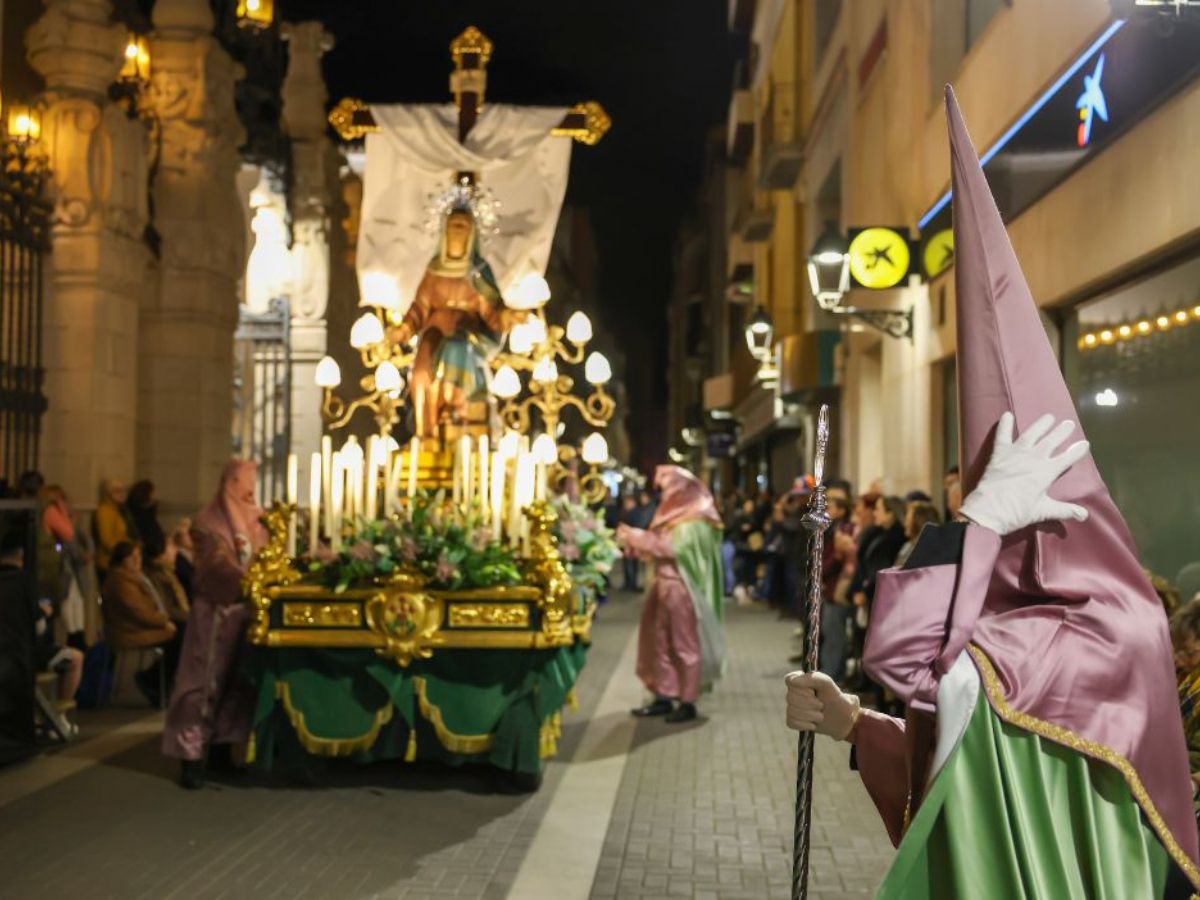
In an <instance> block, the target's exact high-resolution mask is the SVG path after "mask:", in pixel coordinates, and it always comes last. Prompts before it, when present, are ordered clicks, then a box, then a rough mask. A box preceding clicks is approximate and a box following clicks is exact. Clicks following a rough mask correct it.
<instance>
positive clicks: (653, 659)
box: [626, 529, 701, 703]
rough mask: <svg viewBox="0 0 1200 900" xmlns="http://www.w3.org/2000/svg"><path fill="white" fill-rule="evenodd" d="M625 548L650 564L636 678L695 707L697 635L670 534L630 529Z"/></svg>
mask: <svg viewBox="0 0 1200 900" xmlns="http://www.w3.org/2000/svg"><path fill="white" fill-rule="evenodd" d="M626 544H627V547H628V549H629V550H630V551H631V552H633V553H636V554H637V555H639V556H645V557H648V558H650V559H651V560H653V562H654V576H653V578H652V579H651V581H650V589H649V590H648V591H647V592H646V604H645V606H643V607H642V620H641V625H640V627H639V628H638V658H637V676H638V678H639V679H641V682H642V684H644V685H645V686H646V690H648V691H650V692H652V693H654V694H656V695H658V696H660V697H671V698H673V699H676V700H680V701H681V702H683V703H695V702H696V700H697V699H698V698H699V696H700V668H701V666H700V633H699V628H698V625H697V623H696V610H695V608H694V607H693V605H692V597H691V595H690V594H689V593H688V589H687V584H686V583H685V582H684V580H683V575H682V574H681V573H680V572H679V569H678V568H677V567H676V565H675V547H674V544H673V543H672V542H671V533H670V531H667V530H663V531H638V530H635V529H630V531H629V532H628V537H627V538H626Z"/></svg>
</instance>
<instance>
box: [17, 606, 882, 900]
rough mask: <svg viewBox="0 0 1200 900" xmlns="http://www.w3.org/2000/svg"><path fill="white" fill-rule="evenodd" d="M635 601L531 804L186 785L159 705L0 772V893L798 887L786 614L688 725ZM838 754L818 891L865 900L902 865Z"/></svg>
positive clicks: (824, 804)
mask: <svg viewBox="0 0 1200 900" xmlns="http://www.w3.org/2000/svg"><path fill="white" fill-rule="evenodd" d="M639 603H640V601H639V600H638V599H637V598H635V597H634V596H633V595H630V594H619V595H617V596H616V597H615V598H614V599H613V600H612V601H610V603H609V604H608V605H607V606H606V607H604V608H603V609H602V611H601V616H600V619H599V621H598V623H597V626H596V630H595V644H594V645H593V647H592V651H591V657H590V660H589V663H588V667H587V669H586V670H585V671H584V674H583V677H582V678H581V680H580V683H579V690H578V695H579V709H578V711H576V712H573V713H570V714H569V715H568V716H566V717H565V719H564V725H563V738H562V740H561V742H560V746H559V755H558V757H557V758H556V759H555V760H554V761H553V762H551V764H550V765H549V767H548V770H547V775H546V780H545V783H544V785H543V787H542V789H541V790H540V791H539V792H538V793H537V794H534V795H532V796H523V795H515V796H514V795H511V794H504V793H498V792H496V790H495V789H494V785H493V783H492V779H491V773H490V772H488V771H486V770H469V771H460V772H456V773H453V774H452V775H451V776H450V777H447V773H446V772H445V771H443V770H432V769H411V768H410V769H397V768H395V767H394V766H376V767H373V768H371V769H367V770H365V771H364V770H359V771H352V770H340V769H339V770H334V771H331V772H329V773H328V774H327V775H326V778H325V781H324V783H323V784H322V785H321V786H320V787H317V788H310V787H300V786H295V785H290V784H286V783H283V782H273V781H272V782H268V781H265V780H255V779H252V778H249V777H247V778H245V779H243V780H234V781H227V782H224V783H214V784H210V785H209V786H208V787H207V788H206V789H204V790H202V791H200V792H197V793H186V792H184V791H182V790H180V789H179V788H178V787H177V786H176V785H175V783H174V781H173V778H174V775H175V770H174V768H173V767H172V766H171V765H170V764H169V763H168V761H167V760H166V759H164V758H163V757H162V756H161V755H160V754H159V751H158V743H157V738H158V727H159V725H158V722H159V720H158V716H157V715H143V714H142V711H141V710H140V709H138V708H135V707H134V706H133V703H134V701H133V699H132V695H130V698H129V699H128V703H129V704H130V706H129V708H127V709H126V708H122V709H116V710H106V711H103V712H101V713H92V714H86V715H84V716H82V717H81V723H82V726H83V729H84V735H83V739H82V740H81V741H80V742H79V743H76V744H75V745H73V746H71V747H69V748H66V749H64V750H61V751H58V752H56V753H52V754H48V755H46V756H43V757H41V758H39V759H36V760H34V761H32V762H30V763H27V764H24V765H19V766H15V767H13V768H10V769H7V770H5V771H4V772H3V773H2V774H0V871H3V872H4V878H3V887H2V888H0V896H4V897H22V898H34V897H62V896H73V895H80V896H89V897H95V898H104V897H113V898H118V897H119V898H135V897H145V898H168V897H188V898H218V897H228V898H240V897H255V898H271V897H279V898H284V897H287V898H292V897H314V898H324V897H330V898H334V897H336V898H367V897H388V898H401V897H403V898H425V897H430V898H433V897H481V898H502V897H517V898H541V897H546V898H551V897H553V898H574V897H593V898H625V897H631V898H632V897H647V898H650V897H695V898H722V900H724V898H729V900H734V898H746V900H750V898H758V900H761V898H767V897H770V898H776V897H778V898H786V897H788V896H789V883H790V881H789V878H790V848H791V829H792V815H793V811H792V801H793V792H794V784H793V783H794V779H795V753H796V751H795V744H796V741H795V735H794V733H792V732H789V731H787V730H786V729H785V728H784V726H783V708H782V697H783V690H782V677H783V675H784V673H785V672H786V671H787V664H786V662H785V659H786V654H787V653H788V652H790V651H789V649H788V643H789V635H790V632H791V626H790V625H789V624H785V623H781V622H778V621H777V620H776V618H775V616H774V614H773V613H768V612H766V611H763V610H760V609H740V608H729V620H728V629H727V630H728V637H729V642H730V665H729V671H728V675H727V677H726V678H725V680H724V681H723V682H722V683H721V684H720V686H719V688H718V690H717V692H716V693H715V694H714V695H712V696H711V697H707V698H705V699H704V700H703V701H702V707H701V711H702V714H703V717H702V719H701V720H700V721H699V722H698V723H696V724H694V725H690V726H681V727H678V726H669V725H666V724H664V723H663V722H662V721H661V720H648V721H645V720H644V721H636V720H634V719H633V718H631V717H630V716H629V715H628V712H627V710H628V708H629V707H630V706H632V705H634V704H636V703H637V702H639V701H640V698H641V693H640V689H639V687H638V685H637V684H636V682H635V679H634V677H633V659H634V646H635V641H634V639H635V635H636V617H637V612H638V607H639ZM846 755H847V754H846V752H845V750H844V748H843V747H840V746H838V747H835V746H833V745H832V744H830V742H828V741H819V742H818V757H817V774H816V783H817V787H816V808H815V813H814V817H815V824H816V832H815V836H814V847H813V870H812V876H811V889H812V890H811V894H810V895H811V896H813V897H814V898H822V900H833V898H852V897H855V898H857V897H868V896H870V894H871V892H872V890H873V889H874V887H875V885H877V884H878V882H879V881H880V879H881V878H882V875H883V872H884V870H885V868H886V866H887V864H888V862H889V860H890V858H891V853H892V850H891V847H890V845H889V843H888V840H887V836H886V834H885V833H884V830H883V827H882V825H881V824H880V822H879V820H878V817H877V816H876V814H875V810H874V808H873V807H872V805H871V803H870V801H869V799H868V798H867V796H866V793H865V791H863V789H862V786H861V784H860V783H859V780H858V776H857V775H856V774H855V773H854V772H852V771H850V770H849V768H848V765H847V759H846Z"/></svg>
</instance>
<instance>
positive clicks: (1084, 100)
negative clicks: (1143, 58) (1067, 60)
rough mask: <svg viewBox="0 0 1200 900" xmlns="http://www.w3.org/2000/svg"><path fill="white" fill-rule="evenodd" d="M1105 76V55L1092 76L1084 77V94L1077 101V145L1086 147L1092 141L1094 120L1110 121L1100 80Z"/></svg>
mask: <svg viewBox="0 0 1200 900" xmlns="http://www.w3.org/2000/svg"><path fill="white" fill-rule="evenodd" d="M1103 75H1104V54H1103V53H1101V54H1100V59H1098V60H1097V61H1096V68H1095V69H1093V70H1092V74H1091V75H1084V76H1083V93H1082V94H1080V95H1079V99H1078V100H1076V101H1075V108H1076V109H1078V110H1079V129H1078V131H1077V132H1076V133H1075V143H1076V144H1078V145H1079V146H1080V147H1086V146H1087V145H1088V144H1090V143H1091V141H1092V120H1093V119H1094V118H1095V117H1096V116H1099V117H1100V121H1101V122H1107V121H1108V104H1107V103H1106V102H1105V100H1104V87H1103V86H1102V85H1101V84H1100V79H1101V78H1102V77H1103Z"/></svg>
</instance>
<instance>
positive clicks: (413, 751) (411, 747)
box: [404, 722, 417, 762]
mask: <svg viewBox="0 0 1200 900" xmlns="http://www.w3.org/2000/svg"><path fill="white" fill-rule="evenodd" d="M404 761H405V762H416V761H417V723H416V722H413V725H412V728H410V729H408V747H407V749H405V751H404Z"/></svg>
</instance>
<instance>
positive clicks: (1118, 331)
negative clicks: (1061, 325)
mask: <svg viewBox="0 0 1200 900" xmlns="http://www.w3.org/2000/svg"><path fill="white" fill-rule="evenodd" d="M1064 337H1065V340H1064V342H1063V343H1064V359H1063V363H1064V370H1065V372H1066V375H1067V384H1068V385H1069V386H1070V389H1071V392H1072V394H1073V396H1074V399H1075V404H1076V406H1077V408H1078V409H1079V415H1080V418H1081V419H1082V422H1083V426H1084V428H1085V430H1086V431H1087V435H1088V439H1089V440H1090V441H1091V443H1092V452H1093V454H1094V456H1095V459H1096V463H1097V465H1098V466H1099V468H1100V472H1101V474H1102V475H1103V477H1104V480H1105V481H1106V482H1107V484H1108V488H1109V491H1110V492H1111V493H1112V496H1113V499H1114V500H1115V501H1116V503H1117V506H1118V507H1119V508H1120V510H1121V512H1122V513H1123V514H1124V516H1125V519H1126V521H1127V522H1128V523H1129V527H1130V530H1131V531H1132V532H1133V537H1134V540H1135V541H1136V543H1137V546H1138V549H1139V551H1140V552H1141V556H1142V562H1143V564H1144V565H1145V566H1147V567H1148V568H1150V569H1151V570H1152V571H1154V572H1155V573H1157V574H1159V575H1162V576H1164V577H1166V578H1167V579H1168V580H1170V581H1172V582H1173V583H1174V584H1176V585H1180V582H1181V580H1182V582H1183V586H1184V587H1185V588H1186V589H1188V590H1189V591H1194V590H1196V588H1197V586H1200V257H1197V258H1194V259H1192V260H1190V261H1188V262H1185V263H1183V264H1181V265H1177V266H1175V267H1173V268H1171V269H1168V270H1166V271H1163V272H1161V273H1159V274H1157V275H1154V276H1152V277H1150V278H1147V279H1145V280H1143V281H1140V282H1137V283H1134V284H1131V285H1129V286H1126V287H1123V288H1121V289H1119V290H1117V291H1114V292H1112V293H1109V294H1107V295H1105V296H1102V297H1099V298H1097V299H1095V300H1091V301H1088V302H1086V303H1083V304H1081V305H1080V306H1078V307H1077V308H1076V309H1075V310H1073V312H1072V314H1071V315H1070V317H1069V320H1068V322H1067V327H1066V329H1065V334H1064ZM1189 567H1190V569H1189ZM1185 570H1186V571H1185ZM1184 599H1185V600H1187V599H1189V597H1187V596H1185V597H1184Z"/></svg>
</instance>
